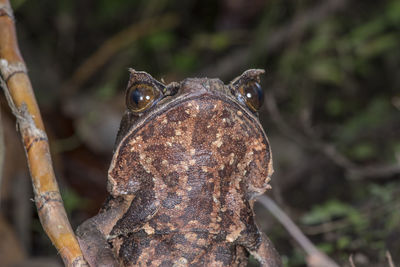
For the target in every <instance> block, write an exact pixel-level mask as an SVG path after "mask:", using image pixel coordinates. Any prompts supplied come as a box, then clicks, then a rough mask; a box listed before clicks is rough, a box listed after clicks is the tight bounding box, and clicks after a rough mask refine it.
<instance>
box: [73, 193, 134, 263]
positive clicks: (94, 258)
mask: <svg viewBox="0 0 400 267" xmlns="http://www.w3.org/2000/svg"><path fill="white" fill-rule="evenodd" d="M129 202H130V201H129V199H124V198H121V197H120V198H113V197H109V198H108V200H107V201H106V203H105V205H104V207H103V208H102V209H101V211H100V213H99V214H98V215H96V216H94V217H92V218H90V219H88V220H86V221H85V222H84V223H82V224H81V225H80V226H79V227H78V229H77V230H76V235H77V238H78V241H79V245H80V247H81V249H82V251H83V254H84V256H85V259H86V260H87V262H88V263H89V265H90V266H110V267H114V266H118V262H117V260H116V259H115V256H114V253H113V252H112V250H111V247H110V245H109V244H108V242H107V236H108V235H109V233H110V232H111V230H112V228H113V227H114V225H115V224H116V222H117V221H118V220H119V219H120V218H121V217H122V216H123V214H124V213H125V211H126V210H127V208H128V207H129V204H128V203H129Z"/></svg>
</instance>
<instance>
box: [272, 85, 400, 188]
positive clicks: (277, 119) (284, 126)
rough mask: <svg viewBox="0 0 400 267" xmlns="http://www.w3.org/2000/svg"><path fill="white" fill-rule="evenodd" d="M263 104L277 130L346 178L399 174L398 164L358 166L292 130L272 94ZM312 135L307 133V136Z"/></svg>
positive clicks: (320, 142)
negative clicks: (328, 163)
mask: <svg viewBox="0 0 400 267" xmlns="http://www.w3.org/2000/svg"><path fill="white" fill-rule="evenodd" d="M265 102H266V107H267V109H268V112H269V113H270V115H271V119H272V120H273V122H274V123H275V124H276V125H277V127H278V129H279V130H280V131H281V132H282V133H283V134H284V135H285V136H287V137H288V138H290V139H292V140H293V141H295V142H296V143H297V144H299V145H300V146H302V147H304V148H305V149H314V150H316V151H319V152H321V153H322V154H324V155H325V156H326V157H327V158H329V159H330V160H331V161H332V162H333V163H335V164H336V165H337V166H339V167H341V168H343V169H344V170H345V171H346V174H347V175H346V177H347V178H349V179H354V180H357V179H358V180H361V179H371V178H374V179H376V178H388V177H391V176H393V175H396V174H399V173H400V163H395V164H392V165H378V164H376V165H369V166H359V165H357V164H355V163H354V162H352V161H351V160H350V159H348V158H347V157H346V156H344V155H343V154H342V153H340V152H339V151H338V150H337V149H336V147H335V146H334V145H332V144H328V143H326V142H324V141H322V140H320V139H319V138H318V137H317V136H316V135H312V136H306V135H304V134H302V133H301V132H300V131H297V130H295V129H293V128H292V127H291V126H290V125H289V124H288V123H287V122H286V120H285V119H284V118H283V116H282V115H281V113H280V111H279V109H278V106H277V103H276V99H275V96H274V94H273V93H272V92H271V91H268V92H267V93H266V94H265ZM310 134H312V132H311V131H309V135H310Z"/></svg>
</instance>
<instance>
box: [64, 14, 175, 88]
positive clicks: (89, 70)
mask: <svg viewBox="0 0 400 267" xmlns="http://www.w3.org/2000/svg"><path fill="white" fill-rule="evenodd" d="M177 23H178V19H177V17H176V16H175V15H171V14H167V15H164V16H162V17H156V18H150V19H146V20H143V21H141V22H139V23H135V24H132V25H130V26H129V27H128V28H126V29H123V30H122V31H120V32H118V33H116V34H115V35H113V36H112V37H111V38H109V39H108V40H107V41H106V42H104V43H103V44H102V45H101V46H100V47H99V48H98V49H97V50H96V51H95V52H94V53H93V54H91V55H90V56H89V57H88V58H87V59H86V60H84V61H83V62H82V64H81V65H80V66H79V67H77V68H76V69H75V72H74V73H73V74H72V76H71V78H70V79H69V80H68V81H67V82H66V83H65V85H63V86H62V92H63V93H65V94H72V93H73V92H75V91H77V90H78V89H79V88H80V87H81V86H82V85H83V84H84V83H85V82H86V81H87V80H89V79H90V78H91V77H92V76H93V75H94V74H95V73H96V72H97V71H98V70H99V68H101V67H102V66H104V65H105V64H106V63H107V61H108V60H110V59H111V58H112V57H113V56H114V55H115V54H116V53H117V52H118V51H120V50H121V49H124V48H126V47H128V46H129V45H131V44H132V43H134V42H135V41H136V40H137V39H139V38H141V37H143V36H146V35H150V34H153V33H154V32H156V31H162V30H166V29H170V28H172V27H174V26H176V25H177Z"/></svg>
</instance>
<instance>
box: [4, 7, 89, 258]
mask: <svg viewBox="0 0 400 267" xmlns="http://www.w3.org/2000/svg"><path fill="white" fill-rule="evenodd" d="M0 36H1V38H0V74H1V77H2V78H1V79H0V82H1V87H3V89H4V93H5V96H6V99H7V102H8V104H9V106H10V108H11V110H12V112H13V114H14V115H15V117H16V118H17V125H18V129H19V131H20V133H21V137H22V141H23V144H24V148H25V152H26V156H27V160H28V165H29V170H30V173H31V177H32V184H33V191H34V194H35V204H36V207H37V210H38V214H39V218H40V221H41V223H42V226H43V228H44V230H45V231H46V233H47V235H48V236H49V238H50V239H51V241H52V242H53V244H54V245H55V247H56V248H57V249H58V251H59V253H60V255H61V257H62V259H63V261H64V263H65V265H66V266H87V263H86V261H85V260H84V258H83V255H82V252H81V249H80V247H79V245H78V242H77V240H76V237H75V235H74V232H73V231H72V228H71V225H70V224H69V221H68V218H67V214H66V212H65V209H64V205H63V202H62V199H61V195H60V192H59V189H58V185H57V181H56V178H55V175H54V170H53V166H52V162H51V158H50V150H49V144H48V139H47V135H46V133H45V129H44V126H43V122H42V118H41V115H40V112H39V107H38V105H37V103H36V99H35V96H34V93H33V90H32V85H31V83H30V80H29V77H28V75H27V71H26V67H25V63H24V60H23V58H22V56H21V54H20V51H19V48H18V43H17V37H16V32H15V26H14V20H13V15H12V9H11V6H10V3H9V1H8V0H0Z"/></svg>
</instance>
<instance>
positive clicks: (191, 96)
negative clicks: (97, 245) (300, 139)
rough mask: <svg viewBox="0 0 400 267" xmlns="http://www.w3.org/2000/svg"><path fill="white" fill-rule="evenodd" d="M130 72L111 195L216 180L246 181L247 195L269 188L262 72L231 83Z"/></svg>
mask: <svg viewBox="0 0 400 267" xmlns="http://www.w3.org/2000/svg"><path fill="white" fill-rule="evenodd" d="M130 73H131V76H130V80H129V83H128V86H127V90H126V104H127V110H126V112H125V114H124V117H123V119H122V122H121V126H120V130H119V133H118V136H117V141H116V149H115V153H114V156H113V159H112V162H111V166H110V169H109V172H108V190H109V192H110V193H111V194H112V195H114V196H117V195H125V194H129V195H130V194H135V192H137V191H138V190H141V189H143V188H144V187H152V186H153V187H154V186H155V185H156V186H158V187H159V188H164V187H176V188H178V187H179V188H186V187H187V188H191V189H192V190H196V187H199V188H200V187H201V186H202V185H203V184H204V183H203V182H204V180H207V179H208V180H210V179H217V178H218V179H220V181H225V182H234V183H237V184H238V185H237V186H238V187H240V188H243V187H242V186H244V187H245V189H244V190H246V192H245V193H246V196H248V198H251V197H253V196H254V195H257V194H261V193H263V192H264V191H265V190H266V189H267V188H268V187H269V185H268V182H269V180H270V178H269V177H270V176H271V174H272V172H273V171H272V158H271V151H270V147H269V143H268V139H267V136H266V134H265V132H264V130H263V128H262V126H261V125H260V123H259V120H258V114H257V111H258V109H259V108H260V107H261V105H262V101H263V94H262V90H261V88H260V85H259V81H260V78H259V75H260V74H262V73H264V71H263V70H256V69H252V70H248V71H246V72H244V73H243V74H242V75H240V76H239V77H237V78H235V79H234V80H233V81H232V82H230V83H229V84H228V85H225V84H224V83H223V82H222V81H220V80H219V79H207V78H194V79H185V80H183V81H182V82H180V83H176V82H173V83H171V84H168V85H164V84H163V83H161V82H159V81H157V80H155V79H154V78H153V77H152V76H150V75H149V74H147V73H146V72H138V71H135V70H132V69H131V70H130ZM193 180H196V181H197V182H193ZM191 181H192V182H191ZM239 184H240V185H239Z"/></svg>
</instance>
